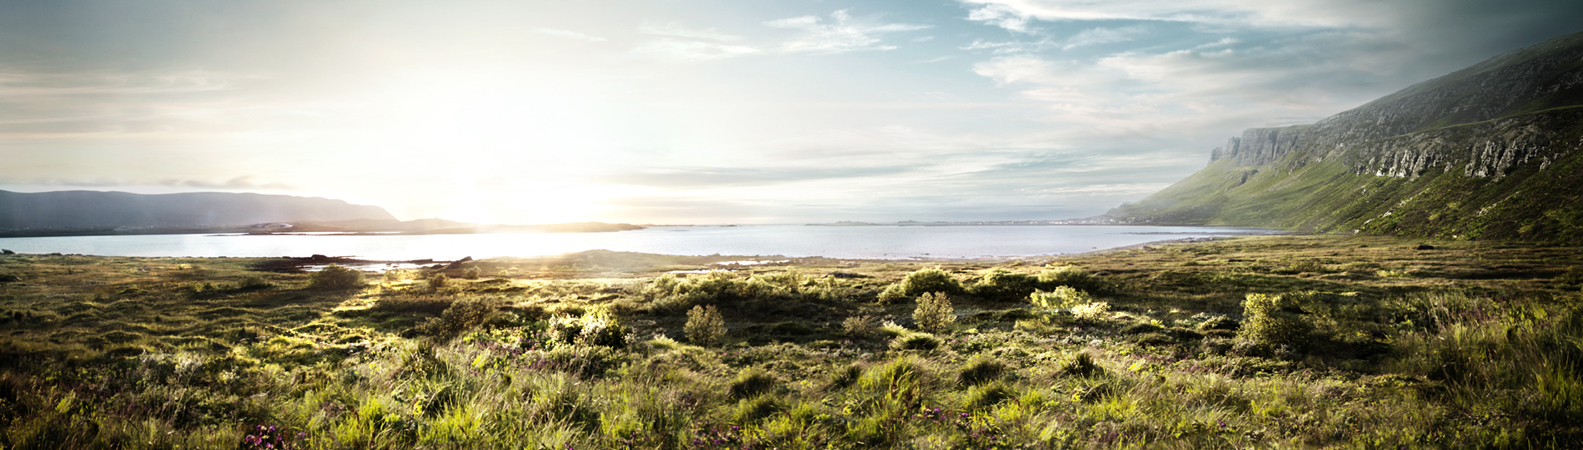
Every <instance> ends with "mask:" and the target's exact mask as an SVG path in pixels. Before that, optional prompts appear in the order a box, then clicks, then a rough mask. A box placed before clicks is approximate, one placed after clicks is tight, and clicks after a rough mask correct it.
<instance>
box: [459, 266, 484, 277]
mask: <svg viewBox="0 0 1583 450" xmlns="http://www.w3.org/2000/svg"><path fill="white" fill-rule="evenodd" d="M483 273H484V271H483V270H481V269H479V268H478V266H473V267H468V268H466V269H463V270H462V278H466V279H469V280H477V279H478V277H480V276H482V275H483Z"/></svg>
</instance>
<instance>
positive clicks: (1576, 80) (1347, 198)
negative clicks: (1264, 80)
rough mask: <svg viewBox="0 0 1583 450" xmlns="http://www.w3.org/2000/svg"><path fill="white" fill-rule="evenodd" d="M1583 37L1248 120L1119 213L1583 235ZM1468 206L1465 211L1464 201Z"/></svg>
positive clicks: (1385, 229)
mask: <svg viewBox="0 0 1583 450" xmlns="http://www.w3.org/2000/svg"><path fill="white" fill-rule="evenodd" d="M1579 186H1583V33H1576V34H1572V35H1567V36H1563V37H1560V38H1556V39H1553V40H1550V41H1548V42H1545V43H1542V44H1539V45H1536V46H1533V47H1529V48H1525V49H1522V50H1518V51H1514V52H1511V53H1507V54H1504V55H1501V56H1497V57H1495V58H1491V59H1490V60H1488V61H1485V62H1483V63H1480V64H1478V65H1475V66H1472V67H1469V68H1467V69H1463V70H1460V71H1457V72H1455V73H1452V74H1450V75H1446V76H1444V77H1440V78H1437V79H1434V80H1430V81H1426V82H1423V83H1419V84H1417V85H1414V86H1412V87H1409V88H1407V89H1404V90H1402V91H1400V92H1397V93H1395V94H1391V95H1389V96H1386V97H1383V98H1380V99H1378V100H1375V101H1373V102H1370V103H1368V104H1366V105H1363V106H1361V107H1358V108H1356V109H1353V110H1350V111H1346V112H1343V113H1340V114H1336V115H1334V116H1331V117H1328V118H1326V119H1324V120H1321V121H1319V122H1316V123H1314V124H1312V125H1298V126H1290V127H1282V128H1255V129H1250V130H1246V131H1244V132H1243V133H1242V135H1241V136H1240V137H1233V138H1231V139H1230V140H1228V141H1227V143H1226V145H1225V146H1224V147H1220V148H1217V149H1215V150H1214V151H1212V152H1211V153H1210V165H1209V167H1207V168H1205V169H1204V170H1203V171H1201V172H1199V173H1198V174H1195V175H1193V176H1192V177H1189V178H1188V179H1186V180H1183V181H1182V182H1179V183H1177V184H1176V185H1173V186H1171V187H1169V188H1167V189H1165V190H1164V191H1161V192H1159V193H1156V194H1154V195H1152V196H1150V197H1149V198H1146V199H1144V200H1142V201H1140V202H1137V203H1133V204H1129V205H1124V206H1122V207H1120V208H1116V209H1115V210H1112V211H1110V212H1109V213H1106V216H1107V217H1109V218H1111V219H1113V220H1114V221H1117V222H1146V223H1180V224H1213V225H1238V226H1273V227H1283V228H1294V229H1299V230H1305V231H1319V232H1375V233H1392V234H1406V235H1425V236H1442V237H1458V238H1475V237H1519V238H1534V239H1573V238H1583V209H1580V207H1579V206H1577V205H1578V204H1579V203H1580V202H1579V200H1583V198H1579V194H1580V192H1583V188H1580V187H1579ZM1470 207H1472V208H1471V209H1470Z"/></svg>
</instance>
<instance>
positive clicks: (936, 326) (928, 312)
mask: <svg viewBox="0 0 1583 450" xmlns="http://www.w3.org/2000/svg"><path fill="white" fill-rule="evenodd" d="M912 320H913V321H915V322H917V323H918V329H920V330H923V331H928V332H931V333H942V332H945V331H946V330H948V329H950V328H951V324H952V323H955V322H956V310H955V309H954V308H952V307H951V299H950V298H949V297H946V295H945V293H944V292H931V293H927V294H923V295H922V296H919V297H918V308H917V309H914V310H913V311H912Z"/></svg>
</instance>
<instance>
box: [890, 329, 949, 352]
mask: <svg viewBox="0 0 1583 450" xmlns="http://www.w3.org/2000/svg"><path fill="white" fill-rule="evenodd" d="M940 344H941V342H940V338H937V337H935V336H934V335H932V334H928V333H907V334H903V335H901V336H900V337H897V338H896V339H894V340H891V342H890V348H892V349H896V350H921V351H929V350H934V349H937V348H940Z"/></svg>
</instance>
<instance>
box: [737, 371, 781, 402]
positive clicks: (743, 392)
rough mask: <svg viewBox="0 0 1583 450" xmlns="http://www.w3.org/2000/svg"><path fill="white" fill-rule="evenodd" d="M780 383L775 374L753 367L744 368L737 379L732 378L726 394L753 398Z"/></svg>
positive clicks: (741, 397) (739, 397)
mask: <svg viewBox="0 0 1583 450" xmlns="http://www.w3.org/2000/svg"><path fill="white" fill-rule="evenodd" d="M779 385H780V380H779V379H776V378H775V376H774V375H770V374H769V373H768V372H765V371H764V370H762V369H759V368H756V367H752V368H748V369H744V370H743V371H742V372H741V373H738V374H737V377H736V379H733V380H731V386H730V387H729V388H728V389H727V390H726V394H727V395H728V396H730V397H731V398H736V399H745V398H753V397H756V396H759V395H760V394H766V393H769V392H770V391H772V390H774V389H775V387H776V386H779Z"/></svg>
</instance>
